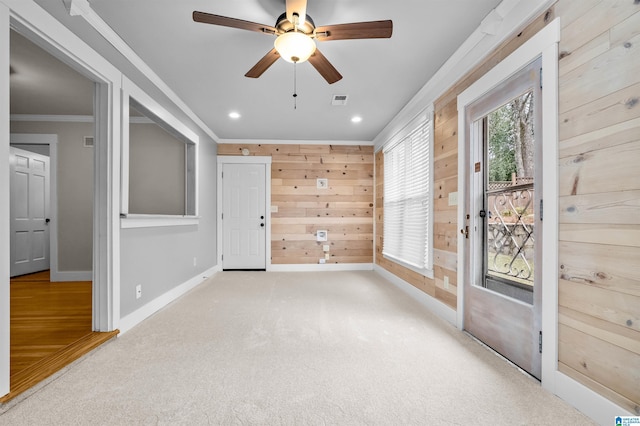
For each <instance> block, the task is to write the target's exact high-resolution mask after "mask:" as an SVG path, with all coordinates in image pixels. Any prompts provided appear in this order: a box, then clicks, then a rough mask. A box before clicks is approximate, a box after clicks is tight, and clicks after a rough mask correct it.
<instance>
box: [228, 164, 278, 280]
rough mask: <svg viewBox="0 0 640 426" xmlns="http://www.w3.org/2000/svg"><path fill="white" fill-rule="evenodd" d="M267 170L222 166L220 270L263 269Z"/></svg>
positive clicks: (247, 165)
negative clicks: (221, 268) (221, 248)
mask: <svg viewBox="0 0 640 426" xmlns="http://www.w3.org/2000/svg"><path fill="white" fill-rule="evenodd" d="M267 167H268V165H266V164H233V163H225V164H223V169H222V228H223V233H222V240H223V241H222V247H223V250H222V267H223V269H226V270H230V269H259V270H260V269H266V265H267V260H266V254H267V250H266V243H267V241H266V231H267V212H266V185H267V173H266V168H267Z"/></svg>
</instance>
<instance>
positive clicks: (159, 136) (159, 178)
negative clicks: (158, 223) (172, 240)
mask: <svg viewBox="0 0 640 426" xmlns="http://www.w3.org/2000/svg"><path fill="white" fill-rule="evenodd" d="M184 157H185V145H184V142H182V141H179V140H178V139H176V138H175V137H174V136H173V135H170V134H169V133H167V132H166V131H164V130H163V129H162V128H161V127H160V126H158V125H156V124H153V123H148V124H142V123H139V124H130V126H129V213H139V214H171V215H184V214H185V194H184V191H185V170H184V164H185V163H184Z"/></svg>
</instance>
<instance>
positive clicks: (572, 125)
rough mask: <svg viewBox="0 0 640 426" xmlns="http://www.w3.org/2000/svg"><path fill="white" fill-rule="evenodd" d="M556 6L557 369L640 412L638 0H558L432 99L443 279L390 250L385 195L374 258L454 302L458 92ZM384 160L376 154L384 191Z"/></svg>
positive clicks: (378, 213)
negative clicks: (418, 271)
mask: <svg viewBox="0 0 640 426" xmlns="http://www.w3.org/2000/svg"><path fill="white" fill-rule="evenodd" d="M556 16H559V17H560V18H561V25H562V40H561V42H560V50H561V55H560V61H559V66H560V69H559V72H560V81H559V90H560V93H559V96H560V99H559V103H560V104H559V107H560V117H559V136H560V146H559V163H560V167H559V174H560V184H559V206H560V207H559V209H560V212H559V214H560V223H559V233H560V235H559V241H558V250H559V261H560V265H559V268H558V277H559V294H558V297H559V307H558V310H559V325H558V327H559V342H558V345H559V356H558V358H559V367H558V368H559V370H560V371H562V372H563V373H565V374H567V375H569V376H570V377H572V378H574V379H575V380H577V381H578V382H580V383H582V384H584V385H585V386H587V387H589V388H591V389H592V390H594V391H595V392H597V393H599V394H600V395H602V396H604V397H605V398H608V399H610V400H612V401H613V402H615V403H617V404H619V405H620V406H622V407H624V408H626V409H628V410H629V411H631V412H632V413H635V414H636V415H640V386H639V385H638V384H639V383H640V167H639V166H638V165H639V164H640V2H638V1H636V0H617V1H611V0H559V1H558V2H557V3H556V4H555V5H554V7H553V8H552V9H551V10H549V11H547V12H546V13H545V14H543V15H542V16H540V17H539V18H538V19H537V20H536V21H535V22H533V23H532V24H530V25H529V26H528V27H527V28H526V29H525V30H524V31H522V32H521V33H519V34H518V35H517V36H516V37H514V38H513V39H511V40H510V41H508V42H507V43H505V44H504V45H503V46H502V47H501V48H499V49H498V50H497V51H496V52H494V53H493V54H491V55H490V56H489V57H488V59H487V60H486V61H484V62H483V63H482V64H480V65H479V66H478V67H477V68H476V69H474V70H473V71H471V72H470V73H469V74H468V75H467V76H466V77H465V78H463V79H461V81H460V82H459V83H457V84H456V85H455V86H454V87H452V88H451V89H450V90H449V91H447V93H445V94H443V95H442V96H441V97H440V98H439V99H438V100H437V101H436V102H435V120H436V121H435V144H434V155H435V158H434V160H435V170H434V173H435V190H436V193H435V206H434V210H435V212H434V215H435V217H434V220H435V234H436V235H435V242H434V244H435V249H436V254H437V255H436V257H435V267H436V271H435V273H436V279H435V280H428V279H426V278H424V277H422V276H416V275H414V274H412V273H410V272H408V271H406V270H405V269H404V268H402V267H401V266H399V265H396V264H393V263H392V262H389V261H388V260H386V259H384V258H382V256H381V247H382V240H381V235H382V224H381V220H382V210H381V208H380V207H379V206H380V204H378V205H377V206H376V221H377V223H376V233H377V235H378V237H377V240H376V262H378V263H379V264H380V265H381V266H383V267H384V268H386V269H388V270H390V271H391V272H393V273H395V274H397V275H398V276H400V277H401V278H403V279H405V280H406V281H408V282H410V283H411V284H413V285H415V286H416V287H418V288H420V289H423V291H425V292H426V293H428V294H430V295H432V296H434V295H435V297H436V298H438V299H439V300H441V301H443V302H445V303H447V304H448V305H449V306H451V307H453V308H454V309H455V307H456V305H455V300H456V299H455V294H456V291H455V289H456V287H455V284H456V283H455V277H456V270H457V269H456V268H457V265H456V250H457V248H456V235H455V234H456V232H457V229H456V228H457V227H456V226H455V225H454V224H455V223H456V217H455V209H456V208H455V207H448V206H447V202H446V199H447V196H448V194H449V193H450V192H454V191H456V190H457V189H456V188H457V184H458V178H457V170H455V168H456V164H457V139H458V137H457V130H458V129H457V124H458V121H457V120H458V116H457V105H456V98H457V96H458V94H459V93H461V92H462V91H463V90H464V89H466V88H467V87H469V85H471V84H472V83H473V82H474V81H476V80H477V79H478V78H479V77H480V76H482V75H484V74H485V73H486V72H487V71H488V70H489V69H491V68H492V67H493V66H494V65H496V64H497V63H499V62H500V61H501V60H502V59H503V58H505V57H506V56H507V55H508V54H510V53H511V52H513V51H514V50H515V49H516V48H518V47H519V46H520V45H521V44H522V43H524V42H525V41H526V40H527V39H529V38H530V37H531V36H532V35H533V34H535V33H536V32H537V31H538V30H539V29H540V28H542V27H543V26H544V25H546V23H547V22H550V21H551V20H552V19H553V18H554V17H556ZM382 160H383V158H382V153H377V154H376V162H377V166H376V179H377V180H376V191H379V192H378V194H381V191H382V188H383V185H384V181H383V178H384V170H383V169H382V166H380V164H382ZM376 202H377V203H381V202H382V199H381V196H380V195H378V196H377V198H376ZM442 253H446V255H447V257H446V258H445V259H442V258H440V256H439V255H438V254H442ZM443 274H447V275H448V276H449V279H450V280H451V279H453V280H452V281H451V282H452V284H453V290H451V291H450V295H449V294H446V293H447V292H445V291H444V290H443V289H442V288H441V283H442V277H443ZM451 296H453V297H451Z"/></svg>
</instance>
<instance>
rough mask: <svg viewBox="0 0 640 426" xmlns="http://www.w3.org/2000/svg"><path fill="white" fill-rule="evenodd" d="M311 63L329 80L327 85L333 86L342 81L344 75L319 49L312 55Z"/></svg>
mask: <svg viewBox="0 0 640 426" xmlns="http://www.w3.org/2000/svg"><path fill="white" fill-rule="evenodd" d="M309 62H311V65H313V67H314V68H315V69H316V70H318V72H319V73H320V75H321V76H323V77H324V79H325V80H327V83H329V84H333V83H335V82H336V81H339V80H341V79H342V75H341V74H340V73H339V72H338V70H337V69H335V68H334V66H333V65H331V62H329V60H328V59H327V58H326V57H325V56H324V55H323V54H322V53H321V52H320V51H319V50H318V49H316V51H315V53H314V54H313V55H311V57H310V58H309Z"/></svg>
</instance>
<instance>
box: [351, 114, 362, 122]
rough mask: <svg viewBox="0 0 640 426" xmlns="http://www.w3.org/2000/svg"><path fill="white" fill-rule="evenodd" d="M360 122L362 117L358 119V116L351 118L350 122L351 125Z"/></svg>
mask: <svg viewBox="0 0 640 426" xmlns="http://www.w3.org/2000/svg"><path fill="white" fill-rule="evenodd" d="M361 121H362V117H360V116H358V115H356V116H355V117H352V118H351V122H352V123H359V122H361Z"/></svg>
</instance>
